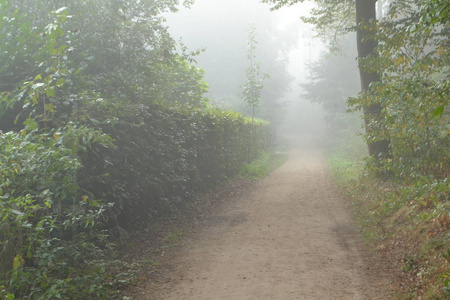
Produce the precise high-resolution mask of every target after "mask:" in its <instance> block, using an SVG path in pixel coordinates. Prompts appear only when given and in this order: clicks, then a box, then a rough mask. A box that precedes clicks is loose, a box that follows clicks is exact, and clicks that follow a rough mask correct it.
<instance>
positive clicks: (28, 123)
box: [23, 118, 39, 131]
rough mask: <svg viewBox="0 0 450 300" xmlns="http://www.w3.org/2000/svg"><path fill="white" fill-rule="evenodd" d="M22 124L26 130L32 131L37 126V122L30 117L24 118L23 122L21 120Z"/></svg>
mask: <svg viewBox="0 0 450 300" xmlns="http://www.w3.org/2000/svg"><path fill="white" fill-rule="evenodd" d="M23 125H25V130H27V131H33V130H36V129H38V128H39V125H38V123H36V121H35V120H33V119H30V118H28V119H26V120H25V122H23Z"/></svg>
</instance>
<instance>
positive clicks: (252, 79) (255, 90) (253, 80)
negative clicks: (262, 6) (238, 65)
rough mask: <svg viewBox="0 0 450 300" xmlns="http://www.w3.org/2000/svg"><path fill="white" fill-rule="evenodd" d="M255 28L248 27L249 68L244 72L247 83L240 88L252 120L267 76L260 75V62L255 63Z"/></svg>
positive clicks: (252, 26)
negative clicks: (250, 111)
mask: <svg viewBox="0 0 450 300" xmlns="http://www.w3.org/2000/svg"><path fill="white" fill-rule="evenodd" d="M255 30H256V28H255V25H254V24H251V25H249V30H248V41H247V51H248V52H247V59H248V61H249V66H248V67H247V70H246V75H247V81H246V82H245V84H244V86H243V87H242V94H243V99H244V102H245V103H247V105H248V106H250V107H251V108H252V118H254V117H255V109H256V107H257V106H258V105H259V102H260V99H261V91H262V89H263V84H262V82H263V80H264V79H265V78H267V77H268V75H263V76H261V75H260V71H259V65H260V62H256V61H255V58H256V56H255V50H256V45H257V44H258V41H257V40H256V32H255Z"/></svg>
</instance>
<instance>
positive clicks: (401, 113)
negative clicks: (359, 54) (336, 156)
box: [349, 1, 450, 178]
mask: <svg viewBox="0 0 450 300" xmlns="http://www.w3.org/2000/svg"><path fill="white" fill-rule="evenodd" d="M415 3H416V1H402V3H399V4H393V5H391V10H390V12H389V14H388V15H387V16H386V17H385V18H384V19H383V20H382V21H381V22H380V23H379V24H377V25H375V24H372V26H374V30H373V31H375V27H376V31H377V39H378V40H379V47H378V52H379V56H378V57H370V58H368V59H366V60H365V61H364V62H363V66H364V68H366V69H369V70H382V72H381V73H382V81H381V82H379V83H376V84H372V85H371V87H370V89H371V93H370V94H367V95H361V96H360V97H359V98H356V99H352V100H351V101H350V102H349V103H350V104H351V105H354V106H355V107H356V108H361V107H362V106H363V105H369V104H371V103H374V102H379V103H381V104H382V105H383V107H384V108H385V109H384V116H383V118H382V119H380V118H378V119H373V120H371V126H372V129H373V130H372V132H371V134H370V135H368V136H367V137H366V139H367V140H368V141H376V140H380V139H383V138H388V139H390V141H391V150H392V155H393V158H392V159H388V161H387V162H386V163H385V164H384V166H383V167H382V168H386V169H388V170H390V171H391V172H393V174H394V175H395V176H396V177H400V178H407V177H411V176H423V175H425V176H426V175H427V174H433V175H435V176H438V177H446V176H448V170H449V165H448V162H449V160H448V158H449V156H450V152H449V150H448V149H449V146H450V138H449V137H450V136H449V135H448V122H449V117H448V112H447V108H448V105H449V97H448V95H449V77H448V65H449V57H450V55H449V46H448V34H449V32H448V28H444V27H441V26H438V25H436V26H434V25H429V26H426V25H425V24H423V23H419V24H416V21H417V20H420V18H421V11H418V10H416V9H415ZM416 25H417V26H419V27H420V28H422V30H420V31H418V30H416ZM424 26H425V27H424Z"/></svg>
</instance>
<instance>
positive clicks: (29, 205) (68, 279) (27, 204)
mask: <svg viewBox="0 0 450 300" xmlns="http://www.w3.org/2000/svg"><path fill="white" fill-rule="evenodd" d="M97 141H100V142H102V143H103V144H104V145H107V142H108V139H107V138H106V137H105V136H104V135H102V134H101V133H99V132H97V131H94V130H92V129H87V128H85V127H76V126H67V127H66V128H63V129H60V130H55V131H53V132H52V133H49V134H37V133H36V132H34V131H32V132H26V131H22V132H20V133H12V132H8V133H5V134H0V166H1V168H0V177H1V181H0V199H1V202H0V219H1V220H2V222H1V223H0V237H1V246H2V247H1V248H0V258H1V264H0V268H1V269H0V282H1V283H2V284H3V286H4V287H3V288H2V290H3V291H1V290H0V295H1V294H2V293H3V296H5V297H6V298H8V299H14V297H19V298H22V299H23V298H29V299H54V298H63V297H64V295H66V296H68V295H71V297H73V295H80V297H79V298H81V299H85V297H86V296H87V295H91V296H92V295H99V290H98V288H97V287H94V284H95V280H93V276H92V274H91V272H90V271H86V272H85V273H83V274H78V273H77V272H75V271H74V269H75V268H74V267H75V266H76V267H77V268H78V269H83V268H84V267H86V263H82V262H80V260H79V258H80V257H86V256H89V253H93V252H94V250H95V249H96V247H94V246H93V241H94V240H95V239H98V237H99V236H98V235H97V234H96V233H95V231H93V228H94V225H95V224H96V222H97V221H98V220H99V218H100V216H101V214H102V212H103V211H104V210H105V207H106V206H105V204H101V203H100V202H98V201H96V200H94V198H92V197H90V194H89V193H88V192H86V191H83V190H82V189H80V187H79V186H78V184H77V180H76V174H77V171H78V169H79V168H80V166H81V162H80V160H79V158H78V157H77V152H78V151H79V150H82V149H84V148H85V147H86V146H87V145H88V144H89V143H92V142H97ZM80 237H83V238H82V239H81V240H82V241H83V243H80V244H78V245H77V244H76V243H75V241H80ZM75 245H76V247H75ZM77 258H78V259H77ZM94 273H95V272H94ZM94 277H95V276H94ZM80 281H83V282H84V283H85V284H87V286H88V287H89V288H90V289H91V290H90V291H85V290H79V289H77V285H78V283H80ZM2 284H0V286H1V285H2ZM97 285H98V286H99V283H98V282H97ZM74 290H76V292H74ZM75 298H77V297H75Z"/></svg>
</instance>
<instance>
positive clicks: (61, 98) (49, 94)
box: [0, 0, 207, 131]
mask: <svg viewBox="0 0 450 300" xmlns="http://www.w3.org/2000/svg"><path fill="white" fill-rule="evenodd" d="M185 2H186V4H188V1H185ZM65 4H66V6H64V7H61V6H58V5H57V4H55V3H40V2H36V1H29V0H25V1H17V0H5V1H3V2H2V4H1V6H0V9H1V10H0V17H1V18H0V19H2V25H3V26H2V29H1V31H0V36H2V37H4V39H2V44H0V59H1V60H2V62H5V63H4V64H2V66H1V67H0V79H1V80H0V82H1V83H0V129H2V130H5V131H7V130H11V129H15V130H17V129H21V128H23V127H22V122H23V121H25V120H26V119H27V118H31V119H33V120H35V121H36V122H38V123H39V125H40V126H41V127H43V128H45V127H56V126H60V125H61V124H64V123H65V122H67V121H70V120H80V119H81V120H82V119H86V118H89V114H86V111H88V110H89V109H90V107H91V106H92V105H95V104H96V103H97V102H98V101H109V102H114V101H118V100H119V99H128V101H130V103H148V102H158V103H164V104H167V105H179V106H180V105H181V106H187V107H201V106H205V103H206V99H205V98H203V94H204V93H205V92H206V90H207V85H206V84H205V83H204V82H203V79H202V77H203V72H202V71H201V70H200V69H198V68H195V67H192V66H190V65H189V64H188V63H187V62H188V61H190V60H191V57H190V55H189V54H186V53H184V52H183V53H182V54H177V53H176V52H175V42H174V41H173V39H172V38H171V37H170V36H169V34H168V32H167V28H166V27H165V26H164V25H163V22H164V18H162V17H160V16H158V14H160V13H162V12H164V11H167V10H172V11H174V10H176V5H177V4H178V1H176V0H166V1H156V2H155V1H150V0H146V1H139V2H126V1H122V0H115V1H106V0H101V1H86V2H83V3H81V2H79V1H66V2H65ZM13 121H15V123H16V125H14V124H13Z"/></svg>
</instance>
